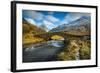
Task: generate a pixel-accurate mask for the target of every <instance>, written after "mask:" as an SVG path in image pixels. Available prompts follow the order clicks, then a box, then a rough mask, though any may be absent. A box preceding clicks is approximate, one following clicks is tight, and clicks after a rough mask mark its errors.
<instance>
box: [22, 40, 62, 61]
mask: <svg viewBox="0 0 100 73" xmlns="http://www.w3.org/2000/svg"><path fill="white" fill-rule="evenodd" d="M63 48H64V41H62V40H51V41H47V42H43V43H39V44H35V45H34V44H30V45H29V46H28V47H27V48H24V50H23V62H46V61H57V57H56V55H57V53H59V52H60V51H61V50H63Z"/></svg>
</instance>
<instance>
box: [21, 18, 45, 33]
mask: <svg viewBox="0 0 100 73" xmlns="http://www.w3.org/2000/svg"><path fill="white" fill-rule="evenodd" d="M22 27H23V33H32V34H37V33H38V34H39V33H45V32H46V31H45V30H43V29H41V28H39V27H37V26H35V25H33V24H31V23H29V22H28V21H27V20H25V19H24V18H23V26H22Z"/></svg>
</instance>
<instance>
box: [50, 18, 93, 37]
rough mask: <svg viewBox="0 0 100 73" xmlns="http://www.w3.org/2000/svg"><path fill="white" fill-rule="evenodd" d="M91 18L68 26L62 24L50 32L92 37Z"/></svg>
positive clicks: (80, 19)
mask: <svg viewBox="0 0 100 73" xmlns="http://www.w3.org/2000/svg"><path fill="white" fill-rule="evenodd" d="M90 21H91V20H90V18H88V17H81V18H79V19H77V20H75V21H72V22H70V23H68V24H62V25H59V26H58V27H56V28H54V29H52V30H50V31H49V32H61V31H64V32H67V33H70V34H75V35H90V25H91V23H90Z"/></svg>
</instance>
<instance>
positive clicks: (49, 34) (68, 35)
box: [34, 32, 89, 40]
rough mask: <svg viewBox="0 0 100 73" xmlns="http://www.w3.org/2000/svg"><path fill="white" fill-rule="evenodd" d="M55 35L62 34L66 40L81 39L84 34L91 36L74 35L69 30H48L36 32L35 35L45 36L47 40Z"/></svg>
mask: <svg viewBox="0 0 100 73" xmlns="http://www.w3.org/2000/svg"><path fill="white" fill-rule="evenodd" d="M53 35H59V36H62V37H63V38H64V39H65V40H67V39H80V38H83V37H84V36H89V35H72V34H69V33H67V32H48V33H41V34H36V35H34V36H35V37H40V38H44V39H45V40H50V39H51V37H52V36H53Z"/></svg>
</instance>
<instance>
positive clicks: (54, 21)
mask: <svg viewBox="0 0 100 73" xmlns="http://www.w3.org/2000/svg"><path fill="white" fill-rule="evenodd" d="M82 16H86V17H90V14H89V13H76V12H54V11H52V12H51V11H33V10H23V11H22V17H23V18H25V19H26V20H27V21H28V22H30V23H31V24H33V25H36V26H38V27H39V26H41V25H45V26H46V27H47V29H48V30H51V29H52V28H55V27H57V26H59V25H62V24H68V23H69V22H71V21H74V20H77V19H79V18H81V17H82Z"/></svg>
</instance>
